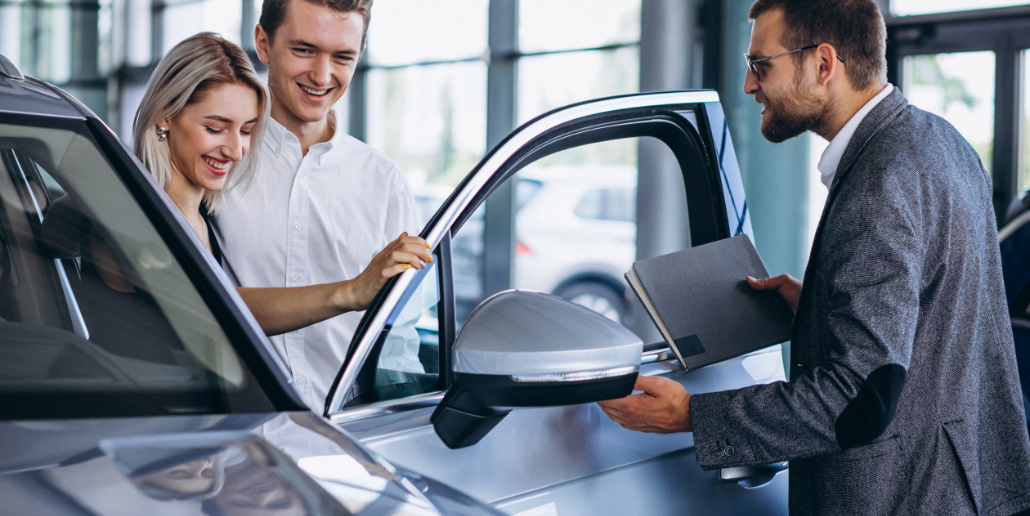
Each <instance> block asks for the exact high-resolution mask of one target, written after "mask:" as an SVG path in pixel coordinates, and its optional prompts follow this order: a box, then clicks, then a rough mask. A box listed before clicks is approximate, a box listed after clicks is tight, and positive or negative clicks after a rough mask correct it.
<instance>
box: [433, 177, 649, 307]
mask: <svg viewBox="0 0 1030 516" xmlns="http://www.w3.org/2000/svg"><path fill="white" fill-rule="evenodd" d="M517 178H518V180H517V183H516V187H515V191H516V207H517V210H518V212H517V214H516V219H515V224H516V230H515V233H516V241H515V257H514V268H513V276H514V277H513V278H512V287H513V288H517V289H526V290H533V291H537V292H545V293H549V294H554V295H556V296H558V297H561V298H563V299H567V300H569V301H572V302H573V303H576V304H579V305H582V306H586V307H587V308H590V309H591V310H594V311H595V312H598V313H600V314H602V315H604V316H605V317H607V318H609V319H611V320H613V321H615V322H618V323H622V324H625V323H626V322H627V317H628V316H629V299H628V297H627V296H629V295H631V294H630V292H629V290H628V289H629V286H628V285H627V283H626V281H625V279H624V278H623V275H624V274H625V273H626V271H627V270H629V268H630V266H631V265H633V261H634V258H635V257H636V223H635V218H636V186H637V183H636V181H637V170H636V167H633V166H629V165H557V166H555V165H552V166H530V167H527V168H526V169H525V170H522V171H521V172H519V174H518V176H517ZM451 191H452V190H451V189H450V188H447V187H444V186H441V185H434V184H426V185H422V186H421V187H419V188H418V189H417V190H416V193H415V201H416V205H417V206H418V210H419V215H420V217H421V220H422V222H423V223H426V222H429V219H430V218H431V217H432V215H433V213H435V211H436V209H437V208H438V207H439V206H440V205H441V204H443V202H444V201H445V200H446V199H447V196H448V195H450V193H451ZM451 252H452V254H453V255H454V259H455V267H454V289H455V303H456V305H457V310H458V312H459V317H458V318H459V319H460V320H464V319H465V318H467V316H468V314H470V313H471V312H472V310H473V309H474V308H475V307H476V306H478V305H479V303H480V302H482V301H483V292H482V279H481V270H480V269H481V267H480V265H479V263H480V261H481V260H482V253H483V211H482V209H479V210H476V211H475V212H474V213H473V214H472V217H471V218H470V219H469V221H468V222H466V223H465V226H464V227H463V230H462V232H461V234H460V235H458V236H457V237H455V239H454V241H453V242H452V248H451Z"/></svg>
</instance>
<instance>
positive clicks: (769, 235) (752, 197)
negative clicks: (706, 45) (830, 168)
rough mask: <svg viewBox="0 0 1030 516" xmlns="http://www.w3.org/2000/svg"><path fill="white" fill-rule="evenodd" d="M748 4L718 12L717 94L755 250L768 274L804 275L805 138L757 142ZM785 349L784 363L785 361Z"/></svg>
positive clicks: (740, 0)
mask: <svg viewBox="0 0 1030 516" xmlns="http://www.w3.org/2000/svg"><path fill="white" fill-rule="evenodd" d="M752 3H753V0H725V1H724V2H723V10H722V27H723V30H722V34H723V38H722V50H723V51H722V63H723V70H722V74H721V75H722V80H721V81H720V83H721V87H720V90H719V95H720V97H721V98H722V105H723V109H724V110H725V111H726V119H727V120H728V121H729V127H730V132H731V134H732V135H733V144H734V146H735V147H736V149H737V161H738V162H739V163H740V173H741V176H742V178H743V181H744V190H745V192H746V193H747V199H748V207H749V208H750V210H751V223H752V226H753V227H754V233H755V247H756V248H757V249H758V252H759V254H760V255H761V256H762V260H763V261H764V262H765V265H766V267H767V268H768V269H769V273H770V274H772V275H778V274H790V275H792V276H794V277H796V278H801V277H803V276H804V272H805V264H806V263H807V261H808V251H809V248H810V245H811V242H810V241H809V235H808V234H807V233H808V232H807V230H806V228H807V227H808V196H809V192H808V179H809V178H808V174H811V173H814V172H813V171H811V170H810V169H809V167H810V163H809V138H811V137H810V136H807V135H805V136H802V137H800V138H795V139H793V140H789V141H787V142H784V143H780V144H775V145H774V144H771V143H769V142H768V141H766V139H765V138H764V137H762V133H761V130H760V129H759V128H760V126H761V120H762V115H761V113H762V106H761V105H760V104H758V103H756V102H755V100H754V98H752V97H751V96H749V95H747V94H745V93H744V79H745V73H746V72H747V69H746V66H745V64H744V58H743V55H744V54H745V53H747V52H748V47H749V46H750V42H751V23H750V22H749V21H748V16H747V15H748V10H749V8H750V7H751V4H752ZM789 349H790V347H789V344H785V345H784V358H785V360H784V364H787V363H788V362H787V360H786V359H787V358H789Z"/></svg>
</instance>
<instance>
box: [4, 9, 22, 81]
mask: <svg viewBox="0 0 1030 516" xmlns="http://www.w3.org/2000/svg"><path fill="white" fill-rule="evenodd" d="M21 10H22V8H21V7H20V6H18V5H17V4H2V3H0V55H2V56H4V57H6V58H8V59H10V60H11V62H12V63H14V65H15V66H17V67H19V68H21V69H22V70H23V71H26V70H28V69H27V68H25V67H24V66H23V65H22V62H21V61H22V59H21Z"/></svg>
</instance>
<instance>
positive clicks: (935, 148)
mask: <svg viewBox="0 0 1030 516" xmlns="http://www.w3.org/2000/svg"><path fill="white" fill-rule="evenodd" d="M995 224H996V222H995V216H994V210H993V208H992V206H991V184H990V178H989V177H988V176H987V173H986V172H985V171H984V168H983V166H982V165H981V163H980V160H979V158H978V157H977V155H976V153H975V152H974V151H973V149H972V148H971V147H970V146H969V144H968V143H966V141H965V140H964V139H963V138H962V137H961V136H960V135H959V134H958V132H957V131H956V130H955V129H954V128H953V127H952V126H951V125H950V124H948V123H947V122H945V121H944V120H942V119H940V118H938V117H936V116H934V115H931V114H929V113H926V112H924V111H921V110H919V109H917V108H915V107H912V106H910V105H908V102H907V101H906V100H905V98H904V97H903V96H902V95H901V93H900V92H899V91H897V90H895V91H894V92H893V93H892V94H891V95H889V96H888V97H887V98H886V99H884V100H883V101H882V102H881V103H880V104H879V105H878V106H877V107H876V108H874V109H873V111H872V112H871V113H870V114H869V115H868V116H867V117H866V119H865V120H863V122H862V124H861V125H860V126H859V128H858V130H857V132H856V133H855V135H854V137H853V138H852V140H851V143H850V144H849V145H848V147H847V150H846V151H845V152H844V157H843V158H842V159H841V162H840V165H839V167H838V169H837V175H836V177H835V179H834V181H833V184H832V185H831V187H830V195H829V198H828V199H827V201H826V206H825V208H824V210H823V215H822V219H821V220H820V222H819V229H818V230H817V232H816V237H815V242H814V244H813V247H812V254H811V256H810V257H809V261H808V267H807V269H806V271H805V279H804V287H803V289H802V293H801V302H800V305H799V306H798V310H797V315H796V316H795V318H794V325H793V331H792V337H791V343H792V347H791V364H790V373H791V374H790V381H789V382H778V383H773V384H769V385H758V386H753V387H749V388H746V389H741V390H737V391H728V392H718V393H711V394H698V395H695V396H692V398H691V401H690V414H691V418H692V420H693V425H694V444H695V447H696V453H697V462H698V464H699V465H700V466H701V467H702V468H704V469H714V468H724V467H729V466H742V465H756V464H764V463H770V462H779V461H790V512H791V514H794V515H807V514H820V515H821V514H849V515H850V514H863V515H866V514H933V515H941V514H948V515H951V514H987V515H992V516H995V515H997V516H1002V515H1005V516H1007V515H1009V514H1012V513H1014V512H1018V511H1021V510H1024V509H1028V508H1030V442H1028V438H1027V427H1026V422H1025V419H1024V415H1023V404H1022V398H1021V394H1020V387H1019V382H1018V376H1017V371H1016V358H1015V349H1014V346H1013V343H1012V329H1011V327H1010V322H1009V316H1008V311H1007V308H1006V304H1005V296H1004V288H1003V286H1002V277H1001V265H1000V263H1001V261H1000V256H999V249H998V235H997V230H996V229H995Z"/></svg>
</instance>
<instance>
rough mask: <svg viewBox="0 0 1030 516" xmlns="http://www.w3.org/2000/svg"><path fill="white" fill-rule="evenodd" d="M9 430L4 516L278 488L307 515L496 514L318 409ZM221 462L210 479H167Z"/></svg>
mask: <svg viewBox="0 0 1030 516" xmlns="http://www.w3.org/2000/svg"><path fill="white" fill-rule="evenodd" d="M0 435H3V436H4V439H3V440H0V499H2V500H3V501H4V505H3V509H2V511H0V512H5V513H11V514H30V513H34V514H40V513H43V514H96V515H103V516H106V515H116V514H118V515H120V514H126V515H128V514H151V515H180V514H182V515H200V514H202V509H203V505H204V504H205V503H206V504H216V505H219V506H226V505H228V504H230V503H236V504H240V503H241V502H247V503H251V504H255V505H260V503H261V501H262V500H264V499H266V498H264V497H268V496H271V495H275V496H278V497H280V499H281V500H280V502H279V503H280V504H283V505H285V504H287V503H293V504H295V505H297V504H300V505H302V506H305V507H306V508H307V510H308V513H310V514H357V513H360V512H362V511H364V510H366V509H368V508H370V507H373V506H374V507H376V508H378V510H380V511H383V512H378V514H387V513H390V514H410V515H426V516H435V515H439V514H441V513H440V512H439V511H437V509H435V508H434V502H433V501H432V500H433V499H435V500H437V501H441V500H442V501H443V503H444V504H450V505H451V506H453V507H458V508H461V507H464V508H466V509H467V510H468V512H467V513H468V514H481V515H487V514H493V512H492V511H490V510H489V509H487V508H485V507H483V506H482V505H481V504H479V503H478V502H476V501H474V500H472V499H470V498H468V497H467V496H464V495H461V494H459V493H456V492H454V491H453V490H449V489H447V488H445V487H443V486H441V485H440V484H438V483H437V482H435V481H432V480H427V479H424V478H422V477H421V476H419V475H409V474H406V473H405V472H399V471H398V470H396V469H394V468H393V467H392V466H391V465H390V464H389V463H386V462H385V461H383V460H382V459H380V458H379V457H377V456H376V455H375V454H374V453H371V452H369V451H368V450H367V449H365V448H363V447H361V446H360V445H357V444H355V443H354V441H352V440H351V439H349V438H348V437H347V436H346V435H344V434H343V433H341V432H340V431H339V430H337V429H335V428H333V427H331V426H329V425H327V424H326V422H325V421H324V420H322V419H321V418H319V417H317V416H315V415H314V414H312V413H310V412H293V413H278V414H244V415H211V416H182V417H165V418H124V419H123V418H112V419H102V420H61V421H9V422H3V423H0ZM212 457H213V458H214V459H213V461H212V463H211V464H210V466H209V467H210V468H211V469H210V472H211V476H210V478H207V481H208V482H207V483H205V482H204V480H203V479H197V480H198V481H199V482H200V484H199V485H196V484H190V483H186V481H182V480H179V481H178V482H176V481H174V480H171V477H162V476H161V475H162V474H163V473H165V472H170V471H176V470H180V472H181V470H182V469H183V468H184V467H189V466H190V465H193V464H197V463H199V462H203V461H210V460H212ZM205 478H206V477H205ZM416 484H418V485H416ZM255 486H264V488H263V490H261V489H256V488H255ZM200 492H203V494H198V493H200ZM341 504H342V506H341ZM287 508H289V506H287V507H279V509H281V510H285V509H287ZM295 508H296V507H295ZM391 511H393V512H391ZM248 512H249V511H245V512H243V514H246V513H248ZM371 512H375V511H374V510H373V511H371ZM443 514H448V513H443Z"/></svg>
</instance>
